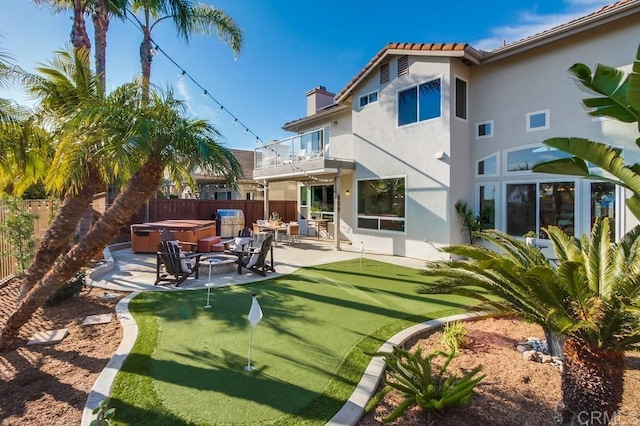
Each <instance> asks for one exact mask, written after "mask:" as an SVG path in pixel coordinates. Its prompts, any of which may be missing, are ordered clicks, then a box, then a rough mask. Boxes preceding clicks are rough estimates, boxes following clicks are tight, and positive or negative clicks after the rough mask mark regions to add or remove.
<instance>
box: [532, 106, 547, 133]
mask: <svg viewBox="0 0 640 426" xmlns="http://www.w3.org/2000/svg"><path fill="white" fill-rule="evenodd" d="M548 128H549V110H548V109H545V110H543V111H535V112H529V113H527V132H534V131H537V130H545V129H548Z"/></svg>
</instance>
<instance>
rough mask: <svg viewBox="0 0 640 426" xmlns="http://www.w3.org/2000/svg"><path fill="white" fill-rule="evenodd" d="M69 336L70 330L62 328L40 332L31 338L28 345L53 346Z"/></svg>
mask: <svg viewBox="0 0 640 426" xmlns="http://www.w3.org/2000/svg"><path fill="white" fill-rule="evenodd" d="M68 335H69V330H67V329H66V328H61V329H59V330H47V331H39V332H37V333H36V334H34V335H33V336H32V337H31V340H29V341H28V342H27V345H53V344H55V343H58V342H60V341H61V340H62V339H64V338H65V337H67V336H68Z"/></svg>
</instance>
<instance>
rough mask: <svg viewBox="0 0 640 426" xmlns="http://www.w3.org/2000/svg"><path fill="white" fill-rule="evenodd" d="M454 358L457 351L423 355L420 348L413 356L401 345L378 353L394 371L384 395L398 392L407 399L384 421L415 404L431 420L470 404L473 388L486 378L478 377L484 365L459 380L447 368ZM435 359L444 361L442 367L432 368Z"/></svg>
mask: <svg viewBox="0 0 640 426" xmlns="http://www.w3.org/2000/svg"><path fill="white" fill-rule="evenodd" d="M455 355H456V351H455V350H451V352H449V353H448V354H447V353H444V352H442V351H435V352H432V353H430V354H428V355H426V356H423V355H422V351H421V350H420V348H418V350H417V351H416V352H415V353H410V352H409V351H406V350H404V349H402V348H400V347H398V346H394V347H393V349H392V351H391V352H378V353H377V354H376V356H381V357H383V358H384V361H385V363H386V364H387V367H388V368H389V369H390V370H391V371H390V372H389V373H387V376H386V378H385V379H384V384H385V387H384V388H383V390H382V392H388V391H389V390H391V389H397V390H399V391H401V392H402V395H403V397H404V399H403V401H402V402H401V403H400V404H398V406H397V407H396V408H395V409H394V410H393V411H392V412H391V414H389V415H388V416H387V417H385V418H384V419H382V420H383V421H384V422H393V421H395V420H397V419H398V417H400V416H401V415H402V414H403V413H404V412H405V411H407V410H408V409H409V408H411V407H412V406H414V405H418V406H420V407H422V408H423V409H424V410H425V411H426V412H427V417H428V418H429V417H430V416H431V414H432V413H433V412H435V411H438V410H443V409H445V408H447V407H453V406H456V405H465V404H468V403H469V401H470V400H471V396H472V395H473V391H474V388H475V387H476V385H477V384H478V383H480V381H481V380H482V379H483V378H484V375H480V376H478V373H479V372H480V370H482V366H481V365H478V366H477V367H475V368H473V369H471V370H470V371H468V372H467V373H466V374H464V375H463V376H460V377H458V376H457V375H455V374H448V373H447V368H448V367H449V364H450V363H451V360H452V359H453V358H454V357H455ZM436 358H444V361H443V363H442V365H440V367H436V366H433V365H432V362H433V361H434V360H435V359H436ZM427 423H429V422H427Z"/></svg>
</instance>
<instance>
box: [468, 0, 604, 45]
mask: <svg viewBox="0 0 640 426" xmlns="http://www.w3.org/2000/svg"><path fill="white" fill-rule="evenodd" d="M565 3H566V4H567V5H568V6H569V7H568V10H567V11H566V12H564V13H553V14H542V13H538V12H537V11H536V10H535V9H534V10H529V11H522V12H520V14H519V16H518V18H517V20H516V22H515V23H514V24H512V25H505V26H501V27H495V28H491V29H489V33H490V34H491V36H490V37H487V38H484V39H481V40H477V41H475V42H474V43H472V46H473V47H475V48H477V49H481V50H493V49H497V48H498V47H501V46H502V45H504V44H505V43H506V44H511V43H514V42H516V41H518V40H522V39H524V38H527V37H530V36H532V35H534V34H538V33H541V32H543V31H546V30H548V29H551V28H553V27H556V26H558V25H562V24H566V23H567V22H569V21H572V20H574V19H576V18H580V17H582V16H585V15H587V14H589V13H591V12H594V11H596V10H598V9H600V8H601V7H602V6H606V5H607V4H611V0H565Z"/></svg>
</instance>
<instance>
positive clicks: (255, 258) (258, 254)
mask: <svg viewBox="0 0 640 426" xmlns="http://www.w3.org/2000/svg"><path fill="white" fill-rule="evenodd" d="M272 244H273V235H271V234H268V235H267V236H266V237H265V239H264V241H262V244H261V245H260V247H255V248H250V249H249V251H248V255H249V256H244V257H242V258H241V259H239V262H241V263H242V266H243V267H244V268H246V269H248V270H250V271H252V272H255V273H256V274H258V275H261V276H263V277H266V276H267V271H273V272H275V271H276V270H275V268H274V267H273V248H272V247H271V245H272ZM269 253H271V262H270V263H267V255H268V254H269Z"/></svg>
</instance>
